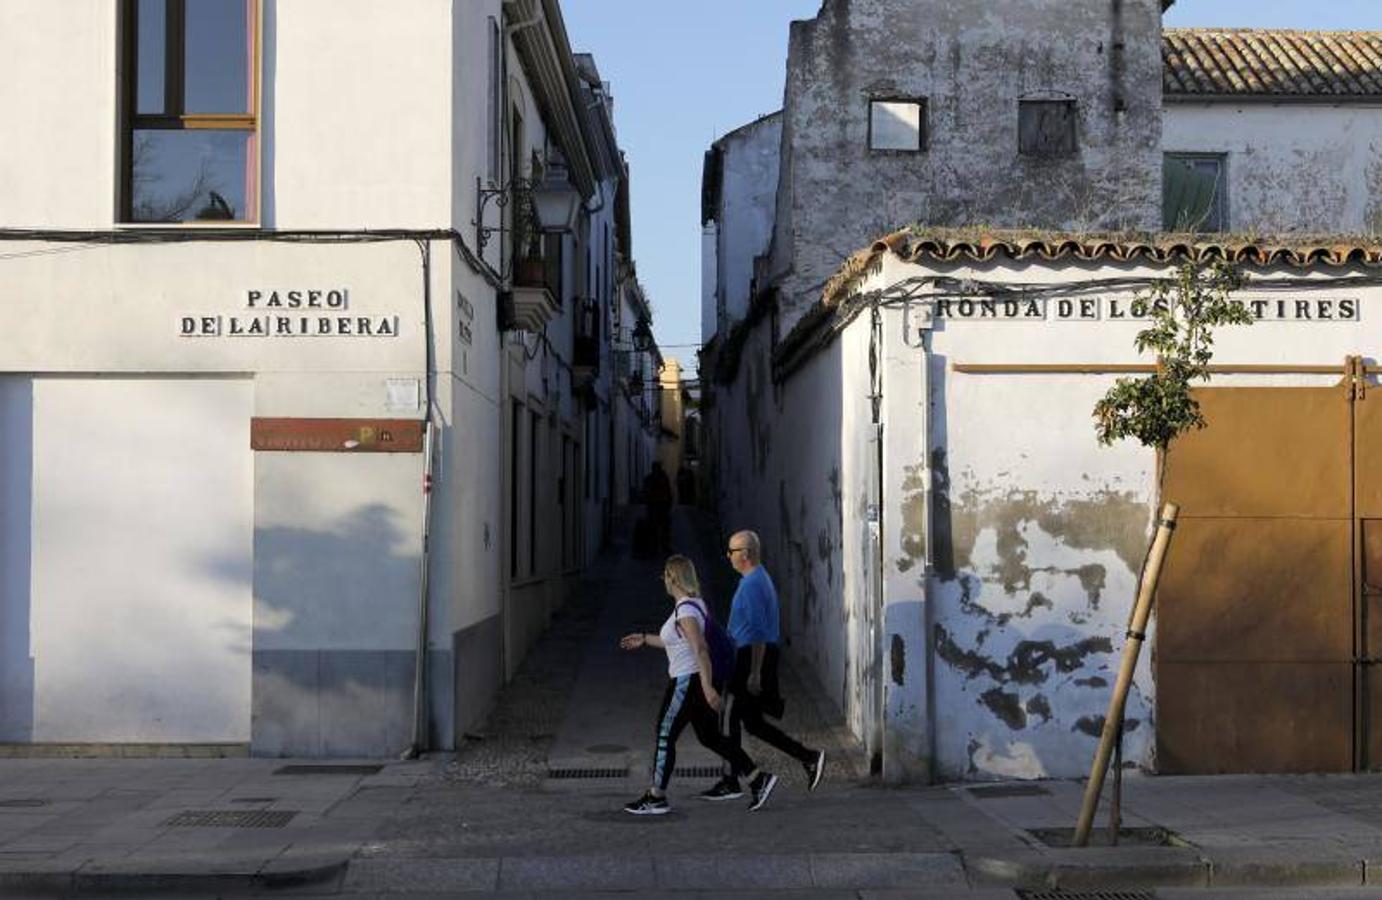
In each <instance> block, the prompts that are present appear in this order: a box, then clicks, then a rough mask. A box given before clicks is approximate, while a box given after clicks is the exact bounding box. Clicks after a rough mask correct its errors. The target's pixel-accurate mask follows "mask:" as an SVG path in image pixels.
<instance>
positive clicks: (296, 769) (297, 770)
mask: <svg viewBox="0 0 1382 900" xmlns="http://www.w3.org/2000/svg"><path fill="white" fill-rule="evenodd" d="M383 769H384V767H383V766H374V765H365V766H357V765H338V766H337V765H329V764H328V765H309V766H283V767H282V768H280V769H275V770H274V774H275V775H377V774H379V773H380V772H382V771H383Z"/></svg>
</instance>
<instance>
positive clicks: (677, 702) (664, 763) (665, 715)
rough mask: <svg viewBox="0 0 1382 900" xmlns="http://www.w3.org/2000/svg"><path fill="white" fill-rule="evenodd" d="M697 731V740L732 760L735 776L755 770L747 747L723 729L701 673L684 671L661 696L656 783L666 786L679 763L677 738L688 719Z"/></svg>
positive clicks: (656, 751)
mask: <svg viewBox="0 0 1382 900" xmlns="http://www.w3.org/2000/svg"><path fill="white" fill-rule="evenodd" d="M688 722H689V723H690V724H691V728H692V730H693V731H695V732H696V740H698V741H700V742H701V744H703V745H704V746H705V747H706V748H707V749H709V750H713V751H714V752H715V753H716V754H718V755H719V756H721V757H723V758H724V759H725V761H726V762H728V763H729V766H730V769H731V771H733V773H734V774H735V775H736V776H740V777H742V776H745V775H747V774H749V773H750V772H752V771H753V770H754V764H753V760H752V759H750V758H749V755H748V754H747V753H745V752H744V749H743V748H742V747H740V746H738V745H737V744H735V743H734V742H733V741H731V740H730V739H729V738H728V737H726V736H725V735H722V734H721V733H720V721H719V717H718V716H717V715H716V714H715V710H713V709H711V708H710V704H709V703H706V702H705V694H704V693H703V692H702V691H701V680H700V676H699V675H682V676H681V677H679V678H673V679H671V680H669V681H668V682H667V692H666V693H665V694H664V695H663V697H662V711H661V712H660V713H658V716H657V746H656V750H655V751H654V754H653V785H654V786H655V787H656V788H657V789H658V790H659V791H665V790H667V784H668V782H670V781H671V780H672V771H673V770H674V769H676V767H677V738H678V737H679V736H680V735H681V731H682V729H683V728H685V727H686V725H687V723H688Z"/></svg>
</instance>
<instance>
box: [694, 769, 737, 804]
mask: <svg viewBox="0 0 1382 900" xmlns="http://www.w3.org/2000/svg"><path fill="white" fill-rule="evenodd" d="M697 796H698V797H700V798H701V799H702V800H712V801H715V800H738V799H739V798H740V797H742V796H744V789H743V788H741V787H739V779H737V778H734V777H731V776H729V775H726V776H725V777H724V778H721V779H720V780H719V781H717V782H715V786H714V787H713V788H711V789H710V790H708V791H701V792H700V793H699V794H698V795H697Z"/></svg>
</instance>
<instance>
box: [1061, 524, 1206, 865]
mask: <svg viewBox="0 0 1382 900" xmlns="http://www.w3.org/2000/svg"><path fill="white" fill-rule="evenodd" d="M1179 514H1180V507H1179V506H1177V505H1176V504H1174V503H1168V504H1166V506H1164V507H1163V508H1162V510H1161V521H1159V522H1158V523H1157V529H1156V537H1155V538H1154V539H1153V541H1152V553H1151V556H1149V557H1148V558H1147V574H1146V577H1145V578H1143V579H1142V587H1141V590H1139V591H1138V592H1137V605H1136V606H1135V607H1134V608H1133V615H1132V627H1130V628H1129V629H1128V641H1127V643H1126V644H1124V645H1123V664H1122V667H1121V668H1120V669H1119V670H1118V681H1117V683H1116V684H1114V686H1113V696H1112V697H1110V698H1109V701H1108V714H1107V715H1105V716H1104V730H1103V734H1102V735H1100V737H1099V752H1098V753H1096V754H1095V755H1094V766H1093V767H1092V768H1091V769H1090V771H1089V783H1088V784H1086V785H1085V790H1084V804H1083V805H1082V806H1081V807H1080V821H1079V823H1078V824H1077V825H1076V826H1075V839H1074V840H1073V841H1072V842H1071V846H1074V847H1083V846H1085V845H1087V844H1088V843H1089V830H1090V828H1091V827H1092V826H1093V824H1094V813H1095V810H1097V809H1098V807H1099V794H1100V792H1102V791H1103V789H1104V775H1105V774H1106V773H1107V772H1108V763H1109V757H1110V756H1111V755H1112V753H1113V745H1114V742H1115V741H1116V740H1117V739H1118V726H1119V724H1120V723H1121V722H1122V721H1123V709H1124V707H1125V706H1126V705H1127V702H1128V691H1129V690H1130V689H1131V688H1132V676H1133V671H1134V670H1135V669H1136V668H1137V657H1138V656H1139V655H1141V653H1142V642H1143V641H1145V640H1146V638H1147V620H1148V619H1149V618H1151V615H1152V598H1153V597H1155V596H1156V586H1157V582H1158V581H1159V580H1160V579H1161V565H1162V563H1163V562H1164V561H1165V559H1166V548H1167V546H1169V545H1170V543H1171V532H1172V531H1174V530H1175V528H1176V517H1177V516H1178V515H1179Z"/></svg>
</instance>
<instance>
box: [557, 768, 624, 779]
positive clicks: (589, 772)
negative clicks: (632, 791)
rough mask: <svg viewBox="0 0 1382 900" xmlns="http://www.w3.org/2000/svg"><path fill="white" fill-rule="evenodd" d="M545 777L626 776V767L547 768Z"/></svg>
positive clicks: (592, 777)
mask: <svg viewBox="0 0 1382 900" xmlns="http://www.w3.org/2000/svg"><path fill="white" fill-rule="evenodd" d="M547 777H548V778H554V779H557V780H559V781H563V780H565V781H574V780H583V779H595V778H628V777H629V770H628V769H548V770H547Z"/></svg>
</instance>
